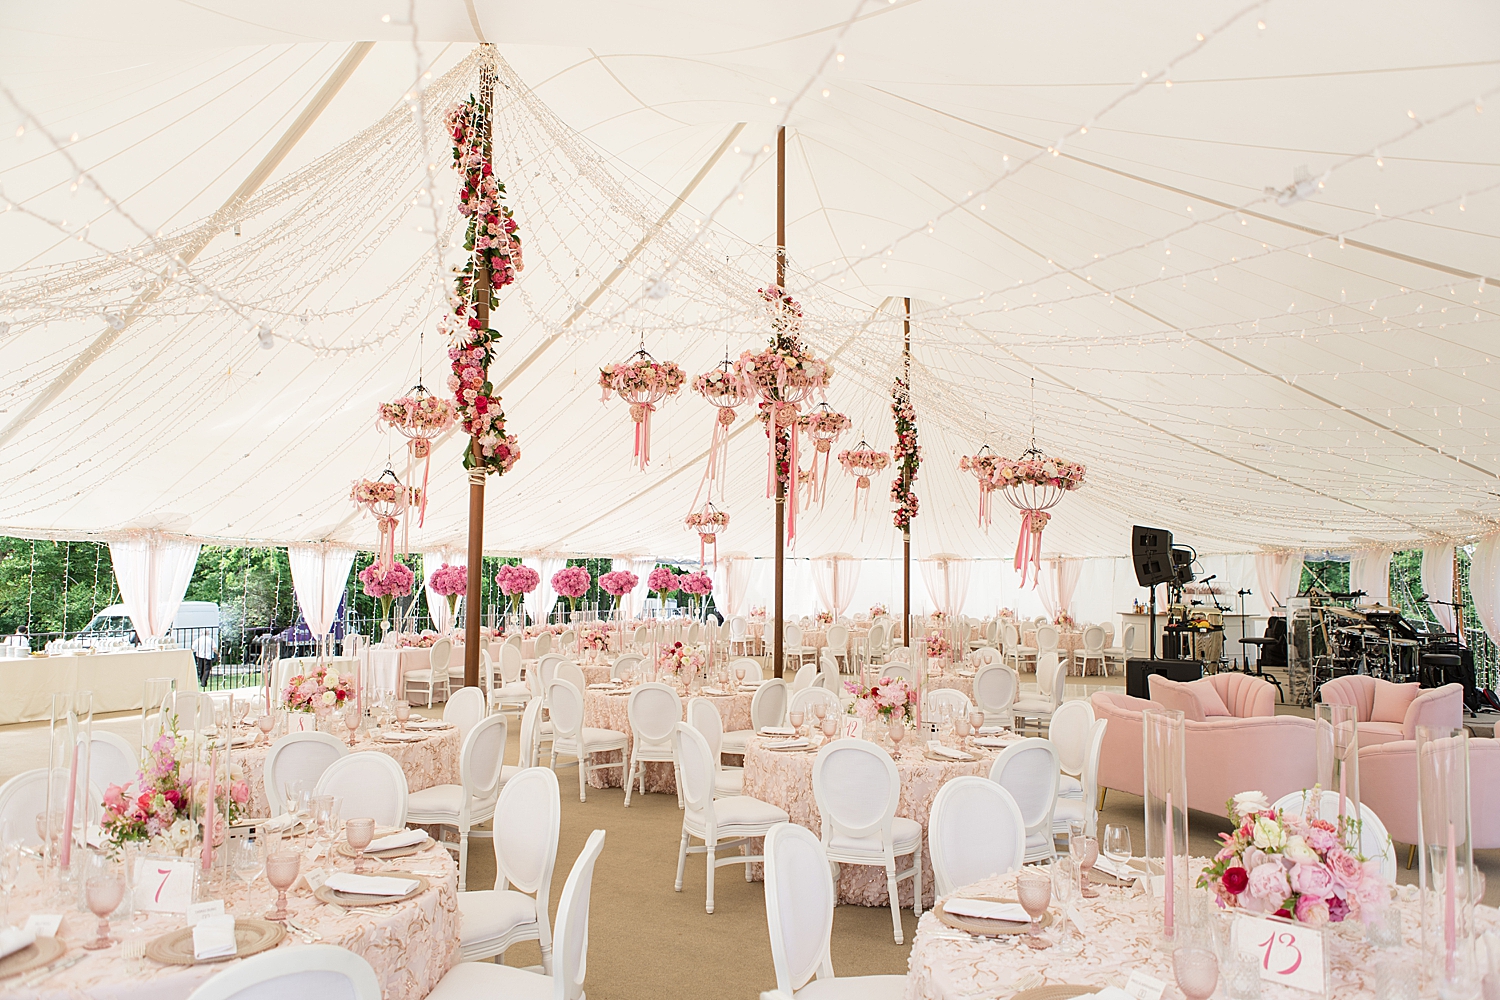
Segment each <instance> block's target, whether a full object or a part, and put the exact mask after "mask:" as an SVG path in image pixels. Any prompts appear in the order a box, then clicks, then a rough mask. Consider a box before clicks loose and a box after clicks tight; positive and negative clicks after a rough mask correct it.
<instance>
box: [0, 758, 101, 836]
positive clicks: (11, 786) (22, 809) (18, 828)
mask: <svg viewBox="0 0 1500 1000" xmlns="http://www.w3.org/2000/svg"><path fill="white" fill-rule="evenodd" d="M80 742H81V741H80ZM67 782H68V769H67V768H56V769H55V770H53V772H52V788H53V792H54V794H55V795H57V797H58V799H59V800H66V799H67V797H68V791H67V789H68V784H67ZM74 801H75V802H76V803H77V805H76V807H75V808H74V812H73V829H74V831H75V832H76V833H80V834H82V833H85V832H86V831H88V830H90V829H91V828H92V827H94V826H95V825H97V823H98V821H99V818H100V817H101V816H103V802H104V796H103V794H102V793H101V792H100V790H99V786H98V785H97V784H96V783H95V782H94V781H93V779H92V777H91V778H90V780H89V787H88V791H87V794H86V795H85V793H84V791H83V789H82V788H80V789H79V790H78V795H77V796H76V798H75V799H74ZM57 808H61V806H60V805H59V806H58V807H57ZM46 811H47V769H46V768H45V767H38V768H35V769H33V770H30V771H22V772H21V773H20V774H18V775H16V776H15V777H13V778H11V779H10V780H8V781H6V782H5V784H3V785H0V839H14V840H19V841H20V842H21V844H22V845H23V846H25V847H40V846H41V844H42V835H41V834H40V833H38V832H37V828H36V825H37V817H38V816H40V815H42V814H43V813H45V812H46Z"/></svg>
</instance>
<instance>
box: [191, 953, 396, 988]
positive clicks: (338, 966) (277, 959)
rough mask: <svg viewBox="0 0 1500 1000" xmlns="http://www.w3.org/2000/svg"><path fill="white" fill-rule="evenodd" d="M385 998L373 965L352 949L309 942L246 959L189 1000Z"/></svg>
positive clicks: (218, 976) (204, 986)
mask: <svg viewBox="0 0 1500 1000" xmlns="http://www.w3.org/2000/svg"><path fill="white" fill-rule="evenodd" d="M291 997H317V998H318V1000H380V997H381V993H380V979H379V977H377V976H376V975H375V970H374V968H372V967H371V965H370V963H369V962H367V961H365V960H364V959H363V958H361V957H360V956H358V955H356V954H354V952H352V951H350V950H349V949H347V948H340V947H338V946H337V945H332V944H307V945H300V946H299V947H296V948H272V949H271V950H270V951H267V952H262V953H261V954H259V955H252V956H251V957H249V958H247V959H243V960H242V961H240V962H239V964H237V965H232V966H230V967H229V968H227V969H225V970H224V971H223V972H220V973H219V974H218V975H216V976H214V977H213V978H212V979H210V980H208V982H206V983H204V984H203V985H202V986H199V987H198V988H197V989H196V990H194V991H193V992H192V993H190V994H188V1000H288V998H291Z"/></svg>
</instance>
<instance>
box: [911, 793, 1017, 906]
mask: <svg viewBox="0 0 1500 1000" xmlns="http://www.w3.org/2000/svg"><path fill="white" fill-rule="evenodd" d="M927 850H928V853H929V854H931V856H932V873H933V876H934V881H935V883H936V885H935V889H936V892H937V894H938V895H939V896H947V895H949V894H951V893H952V892H953V891H954V890H956V889H958V888H960V887H961V886H966V885H972V884H973V883H975V882H978V881H979V880H980V879H983V878H989V877H990V876H991V875H1003V874H1005V873H1006V872H1013V871H1015V870H1016V869H1017V868H1020V867H1021V863H1022V859H1023V858H1024V857H1025V856H1026V823H1025V821H1024V820H1023V819H1022V818H1021V807H1020V806H1018V805H1016V800H1015V799H1014V798H1012V797H1011V794H1010V792H1007V791H1006V790H1005V789H1004V788H1002V787H1000V785H998V784H996V783H995V782H993V781H990V780H989V779H988V778H981V777H979V776H978V775H974V774H966V775H962V776H960V777H957V778H953V779H952V780H950V781H948V782H946V783H945V784H944V785H943V787H942V788H939V789H938V793H937V796H936V797H935V798H934V799H933V800H932V812H931V814H930V815H929V817H928V820H927Z"/></svg>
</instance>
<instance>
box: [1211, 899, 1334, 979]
mask: <svg viewBox="0 0 1500 1000" xmlns="http://www.w3.org/2000/svg"><path fill="white" fill-rule="evenodd" d="M1233 943H1234V946H1235V947H1236V948H1240V949H1242V950H1244V951H1249V952H1253V953H1254V954H1255V956H1256V958H1257V959H1258V960H1259V962H1260V978H1261V981H1262V982H1267V983H1281V984H1282V985H1283V986H1289V987H1291V988H1292V989H1294V990H1303V991H1305V992H1308V993H1315V994H1317V995H1319V996H1329V995H1330V994H1329V973H1330V971H1331V970H1330V968H1329V961H1328V958H1329V952H1328V948H1327V930H1326V929H1325V928H1321V927H1309V926H1308V925H1306V924H1302V923H1298V922H1297V921H1295V920H1286V919H1283V918H1281V917H1276V916H1267V915H1260V914H1250V913H1238V914H1236V915H1235V921H1234V939H1233Z"/></svg>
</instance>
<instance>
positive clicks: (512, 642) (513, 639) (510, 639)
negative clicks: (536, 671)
mask: <svg viewBox="0 0 1500 1000" xmlns="http://www.w3.org/2000/svg"><path fill="white" fill-rule="evenodd" d="M505 645H507V646H514V647H516V652H518V653H519V652H520V651H521V633H520V632H512V633H511V634H510V635H508V636H506V637H505Z"/></svg>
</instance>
